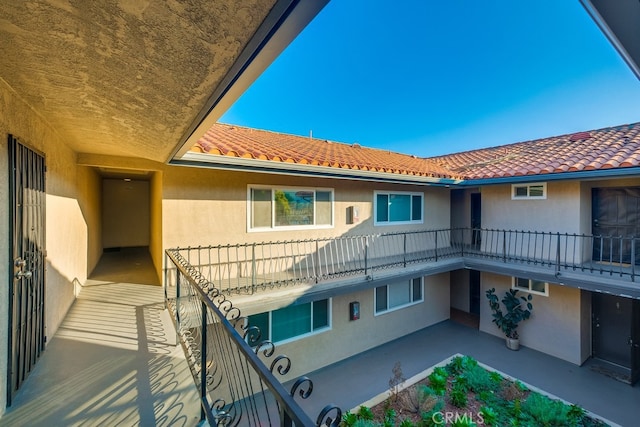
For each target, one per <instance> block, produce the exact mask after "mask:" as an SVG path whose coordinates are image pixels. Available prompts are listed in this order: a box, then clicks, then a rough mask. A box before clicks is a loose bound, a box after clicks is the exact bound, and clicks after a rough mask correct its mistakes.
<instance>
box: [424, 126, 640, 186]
mask: <svg viewBox="0 0 640 427" xmlns="http://www.w3.org/2000/svg"><path fill="white" fill-rule="evenodd" d="M430 160H433V161H435V162H437V163H438V164H439V165H440V166H442V167H445V168H448V169H450V170H452V171H453V172H457V173H460V174H462V175H464V176H465V178H466V179H470V180H472V179H480V178H497V177H508V176H519V175H530V174H534V175H535V174H542V173H562V172H575V171H582V170H598V169H613V168H627V167H639V166H640V123H634V124H630V125H622V126H616V127H610V128H604V129H598V130H592V131H588V132H578V133H574V134H569V135H561V136H557V137H551V138H543V139H538V140H534V141H527V142H519V143H515V144H509V145H503V146H499V147H491V148H484V149H479V150H472V151H465V152H461V153H455V154H449V155H445V156H438V157H432V158H430Z"/></svg>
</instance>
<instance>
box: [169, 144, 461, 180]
mask: <svg viewBox="0 0 640 427" xmlns="http://www.w3.org/2000/svg"><path fill="white" fill-rule="evenodd" d="M171 164H172V165H181V166H191V167H200V168H211V169H223V170H233V171H242V172H254V173H269V174H277V175H293V176H313V177H316V178H332V179H347V180H356V181H371V182H386V183H393V184H411V185H430V186H441V187H449V186H453V185H457V184H459V183H460V182H461V181H460V180H457V179H454V178H441V177H433V176H420V175H403V174H397V173H389V172H379V171H366V170H356V169H346V168H344V169H343V168H336V167H328V166H318V165H303V164H296V163H285V162H275V161H271V160H260V159H247V158H241V157H229V156H217V155H211V154H206V153H196V152H187V153H186V154H185V155H184V156H182V158H180V159H174V160H172V161H171Z"/></svg>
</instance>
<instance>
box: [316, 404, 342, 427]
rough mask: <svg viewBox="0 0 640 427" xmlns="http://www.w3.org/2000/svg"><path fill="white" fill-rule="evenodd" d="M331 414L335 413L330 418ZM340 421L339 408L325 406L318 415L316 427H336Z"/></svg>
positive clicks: (340, 413)
mask: <svg viewBox="0 0 640 427" xmlns="http://www.w3.org/2000/svg"><path fill="white" fill-rule="evenodd" d="M332 413H335V416H333V417H331V416H330V415H331V414H332ZM341 421H342V410H341V409H340V408H339V407H337V406H335V405H333V404H331V405H327V406H325V407H324V408H323V409H322V411H320V414H318V418H317V419H316V426H317V427H322V426H327V427H338V426H339V425H340V422H341Z"/></svg>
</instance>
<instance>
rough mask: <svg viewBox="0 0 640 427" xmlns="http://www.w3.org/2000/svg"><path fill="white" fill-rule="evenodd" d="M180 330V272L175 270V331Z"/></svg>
mask: <svg viewBox="0 0 640 427" xmlns="http://www.w3.org/2000/svg"><path fill="white" fill-rule="evenodd" d="M179 330H180V270H178V268H176V331H179Z"/></svg>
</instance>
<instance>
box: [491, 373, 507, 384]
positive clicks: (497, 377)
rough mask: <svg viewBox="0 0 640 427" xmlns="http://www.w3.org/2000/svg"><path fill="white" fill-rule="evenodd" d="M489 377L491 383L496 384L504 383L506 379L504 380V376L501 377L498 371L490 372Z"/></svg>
mask: <svg viewBox="0 0 640 427" xmlns="http://www.w3.org/2000/svg"><path fill="white" fill-rule="evenodd" d="M489 376H490V377H491V381H493V382H495V383H496V384H500V383H502V380H503V379H504V378H502V375H500V374H499V373H497V372H496V371H491V372H489Z"/></svg>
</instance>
